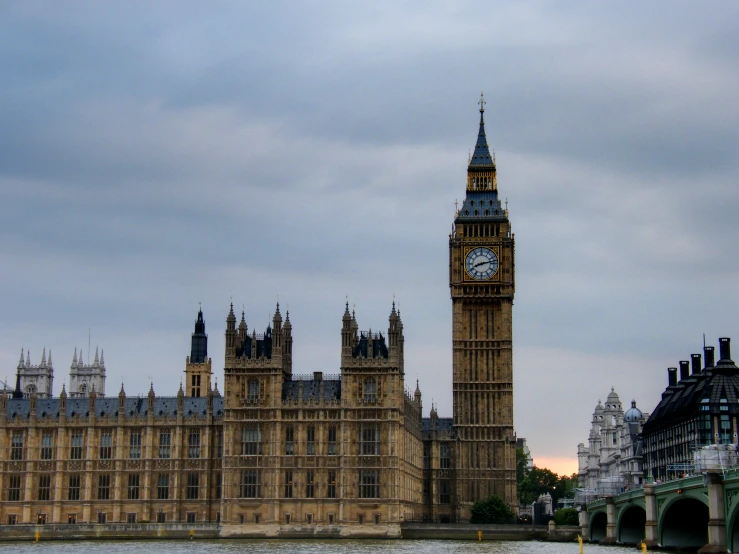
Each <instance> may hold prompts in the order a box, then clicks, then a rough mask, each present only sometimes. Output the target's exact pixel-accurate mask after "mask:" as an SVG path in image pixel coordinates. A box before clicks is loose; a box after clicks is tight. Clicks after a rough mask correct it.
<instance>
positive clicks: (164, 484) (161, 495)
mask: <svg viewBox="0 0 739 554" xmlns="http://www.w3.org/2000/svg"><path fill="white" fill-rule="evenodd" d="M157 499H158V500H169V475H168V474H167V473H160V474H159V476H158V477H157ZM157 523H162V522H157Z"/></svg>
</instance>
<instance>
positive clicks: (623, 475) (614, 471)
mask: <svg viewBox="0 0 739 554" xmlns="http://www.w3.org/2000/svg"><path fill="white" fill-rule="evenodd" d="M648 417H649V414H644V413H642V412H641V410H639V408H637V407H636V402H635V401H633V400H632V401H631V408H629V409H628V410H627V411H626V413H624V411H623V408H622V406H621V400H620V399H619V397H618V394H616V392H615V391H614V390H613V387H611V392H610V393H609V395H608V397H607V398H606V403H605V406H604V405H603V404H602V403H601V401H600V400H598V405H597V406H596V407H595V411H594V412H593V419H592V423H591V428H590V436H589V438H588V446H585V444H584V443H580V444H578V445H577V460H578V485H579V487H580V488H582V489H587V490H588V491H590V492H591V493H593V494H596V495H601V494H614V493H617V492H620V491H622V490H628V489H631V488H638V487H641V486H642V485H643V484H644V474H643V469H642V468H643V465H642V464H643V461H642V454H643V443H642V440H641V438H640V437H639V434H640V433H641V430H642V425H643V424H644V423H645V422H646V420H647V418H648Z"/></svg>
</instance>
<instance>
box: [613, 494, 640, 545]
mask: <svg viewBox="0 0 739 554" xmlns="http://www.w3.org/2000/svg"><path fill="white" fill-rule="evenodd" d="M646 524H647V511H646V510H645V509H644V508H643V507H642V506H639V505H638V504H630V505H628V506H627V507H626V508H624V509H623V510H621V515H620V517H619V518H618V527H617V529H616V539H617V540H618V542H620V543H622V544H637V543H640V542H641V541H642V540H644V534H645V528H646Z"/></svg>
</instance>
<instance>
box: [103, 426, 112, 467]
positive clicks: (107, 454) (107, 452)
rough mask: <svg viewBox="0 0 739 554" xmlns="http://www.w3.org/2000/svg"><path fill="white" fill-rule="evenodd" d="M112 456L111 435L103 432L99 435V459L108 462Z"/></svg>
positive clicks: (108, 432)
mask: <svg viewBox="0 0 739 554" xmlns="http://www.w3.org/2000/svg"><path fill="white" fill-rule="evenodd" d="M112 455H113V434H112V433H111V432H110V431H103V432H102V433H101V434H100V459H101V460H110V458H111V457H112Z"/></svg>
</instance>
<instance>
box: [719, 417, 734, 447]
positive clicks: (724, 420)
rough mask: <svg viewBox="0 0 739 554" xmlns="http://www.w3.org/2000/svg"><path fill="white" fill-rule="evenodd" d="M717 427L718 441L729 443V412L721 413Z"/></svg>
mask: <svg viewBox="0 0 739 554" xmlns="http://www.w3.org/2000/svg"><path fill="white" fill-rule="evenodd" d="M719 427H720V430H719V433H720V434H719V442H720V443H721V444H731V443H732V442H733V440H732V438H731V419H730V418H729V414H721V416H720V421H719Z"/></svg>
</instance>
